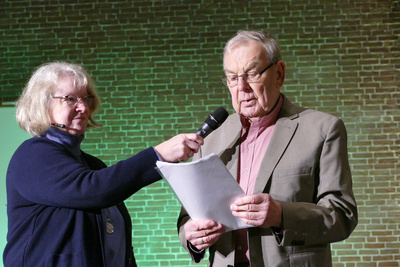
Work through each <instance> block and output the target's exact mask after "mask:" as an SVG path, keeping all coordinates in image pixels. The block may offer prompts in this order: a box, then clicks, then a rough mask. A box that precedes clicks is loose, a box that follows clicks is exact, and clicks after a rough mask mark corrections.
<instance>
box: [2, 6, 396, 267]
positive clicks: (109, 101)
mask: <svg viewBox="0 0 400 267" xmlns="http://www.w3.org/2000/svg"><path fill="white" fill-rule="evenodd" d="M0 5H1V9H0V35H1V39H0V44H1V45H0V55H1V59H2V60H1V61H0V68H1V72H0V86H1V88H0V95H1V102H2V105H7V104H10V102H12V101H14V100H15V98H16V96H17V95H18V93H19V92H20V91H21V90H22V88H23V85H24V83H25V82H26V81H27V79H29V76H30V73H31V72H32V70H33V69H34V68H35V67H37V66H38V65H40V64H41V63H43V62H47V61H53V60H67V61H74V62H78V63H82V64H83V65H84V66H85V67H86V68H87V69H88V70H89V72H90V73H91V75H92V76H93V78H94V79H95V80H96V84H97V88H98V90H99V93H100V96H101V98H102V100H103V104H102V110H101V111H100V112H99V113H98V115H97V119H98V120H99V121H101V122H102V123H103V124H104V127H102V128H100V129H91V130H90V131H89V132H88V134H87V138H86V139H85V142H84V147H83V148H84V150H85V151H86V152H89V153H91V154H93V155H96V156H98V157H99V158H101V159H102V160H104V161H105V162H106V163H107V164H109V165H111V164H114V163H116V162H117V161H119V160H122V159H125V158H127V157H129V156H130V155H132V154H135V153H137V152H139V151H140V150H142V149H144V148H146V147H148V146H150V145H156V144H158V143H159V142H161V141H163V140H166V139H167V138H170V137H172V136H173V135H176V134H178V133H182V132H193V131H194V130H195V129H197V128H198V127H199V125H200V124H201V123H202V122H203V120H204V119H205V117H206V116H207V115H208V114H209V113H210V112H211V111H212V110H214V109H215V108H216V107H218V106H224V107H226V108H227V109H228V110H229V111H230V112H232V111H233V110H232V108H231V105H230V99H229V93H228V91H227V89H226V88H224V87H223V86H222V84H221V83H220V81H219V77H220V76H222V74H223V73H222V64H221V63H222V62H221V57H222V48H223V45H224V43H225V41H226V40H227V39H228V38H229V37H231V36H232V35H233V34H234V33H235V32H236V31H237V30H238V29H250V28H255V29H262V30H270V31H271V32H272V33H273V34H274V35H275V36H276V37H277V38H278V39H279V40H280V44H281V46H282V53H283V58H284V60H285V61H286V63H287V78H286V82H285V85H284V87H283V89H282V91H283V92H284V93H285V94H286V95H287V96H288V97H289V98H290V99H291V100H292V101H293V102H297V103H298V104H300V105H303V106H305V107H311V108H315V109H318V110H321V111H326V112H329V113H332V114H334V115H337V116H339V117H341V118H342V119H343V120H344V122H345V124H346V126H347V129H348V135H349V140H348V144H349V152H350V155H349V157H350V163H351V166H352V172H353V180H354V192H355V194H356V198H357V201H358V204H359V225H358V227H357V228H356V230H355V232H354V233H353V234H352V236H351V237H350V238H349V239H347V240H346V241H343V242H339V243H336V244H333V245H332V249H333V260H334V265H335V266H398V265H399V261H400V256H399V255H400V186H399V181H400V172H399V169H400V161H399V157H400V149H399V146H400V141H399V140H400V138H399V137H400V136H399V135H400V130H399V127H400V125H399V119H400V110H399V98H400V92H399V91H400V89H399V77H400V75H399V68H400V58H399V55H400V42H399V41H400V40H399V38H400V1H398V0H339V1H330V0H315V1H311V0H270V1H239V0H231V1H228V0H219V1H211V0H190V1H189V0H180V1H176V0H164V1H163V0H150V1H149V0H143V1H137V0H124V1H123V0H87V1H83V0H70V1H66V0H57V1H54V0H51V1H50V0H34V1H22V0H1V1H0ZM126 204H127V206H128V208H129V211H130V213H131V215H132V222H133V229H134V232H133V243H134V247H135V254H136V258H137V261H138V264H139V266H151V267H154V266H191V263H190V260H189V257H188V256H187V254H186V253H185V252H184V251H183V249H182V248H181V246H180V244H179V241H178V238H177V234H176V226H175V224H176V217H177V215H178V212H179V208H180V205H179V203H178V201H177V199H176V198H175V196H174V194H173V193H172V191H171V190H170V189H169V187H168V186H167V184H166V183H165V182H163V181H161V182H157V183H155V184H153V185H151V186H149V187H147V188H144V189H142V190H141V191H139V192H138V193H137V194H135V195H134V196H132V197H131V198H129V199H128V200H127V201H126ZM206 263H207V261H203V262H202V263H201V264H200V265H196V266H206Z"/></svg>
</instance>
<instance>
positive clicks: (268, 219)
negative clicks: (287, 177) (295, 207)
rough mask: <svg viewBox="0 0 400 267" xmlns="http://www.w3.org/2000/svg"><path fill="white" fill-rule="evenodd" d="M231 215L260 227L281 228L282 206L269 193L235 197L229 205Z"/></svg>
mask: <svg viewBox="0 0 400 267" xmlns="http://www.w3.org/2000/svg"><path fill="white" fill-rule="evenodd" d="M231 211H232V214H233V216H236V217H238V218H239V219H241V220H242V221H243V222H245V223H247V224H250V225H254V226H258V227H262V228H269V227H277V228H282V207H281V204H280V203H279V202H278V201H276V200H275V199H273V198H272V197H271V196H270V195H269V194H257V195H251V196H245V197H242V198H239V199H237V200H236V201H235V202H234V204H232V205H231Z"/></svg>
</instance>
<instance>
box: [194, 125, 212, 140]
mask: <svg viewBox="0 0 400 267" xmlns="http://www.w3.org/2000/svg"><path fill="white" fill-rule="evenodd" d="M212 131H213V129H211V127H210V126H209V125H208V124H207V123H203V125H202V126H201V127H200V128H199V129H198V130H197V132H196V134H198V135H200V136H201V137H202V138H206V136H208V135H209V134H210V133H211V132H212Z"/></svg>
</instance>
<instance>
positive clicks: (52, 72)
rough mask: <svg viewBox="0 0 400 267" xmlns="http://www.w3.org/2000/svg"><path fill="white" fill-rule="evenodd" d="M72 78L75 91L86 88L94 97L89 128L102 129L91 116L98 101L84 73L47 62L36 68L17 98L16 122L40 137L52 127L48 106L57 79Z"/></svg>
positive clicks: (68, 65) (75, 66)
mask: <svg viewBox="0 0 400 267" xmlns="http://www.w3.org/2000/svg"><path fill="white" fill-rule="evenodd" d="M66 76H69V77H72V78H73V79H74V84H75V86H76V88H86V89H87V92H88V94H89V95H92V96H94V101H93V102H94V103H93V105H92V106H91V107H89V108H90V117H89V122H90V123H89V125H88V126H101V124H100V123H98V122H96V121H95V120H93V118H92V116H93V114H94V113H95V112H96V111H97V109H98V108H99V107H100V99H99V96H98V94H97V91H96V89H95V88H94V84H93V81H92V79H91V78H90V76H89V74H88V73H87V72H86V70H85V69H84V68H83V67H82V66H80V65H78V64H74V63H68V62H49V63H45V64H43V65H41V66H39V67H38V68H37V69H36V71H34V73H33V74H32V76H31V78H30V79H29V81H28V83H27V84H26V85H25V88H24V90H23V92H22V94H21V95H20V97H19V99H18V101H17V104H16V107H17V112H16V117H17V122H18V124H19V125H20V127H21V128H22V129H23V130H25V131H26V132H28V133H29V134H30V135H32V136H43V135H44V133H45V132H46V131H47V130H48V129H49V127H50V125H51V121H50V105H51V100H52V94H53V93H54V91H55V90H56V89H57V84H58V81H59V80H60V78H63V77H66Z"/></svg>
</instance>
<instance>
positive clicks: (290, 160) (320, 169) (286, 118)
mask: <svg viewBox="0 0 400 267" xmlns="http://www.w3.org/2000/svg"><path fill="white" fill-rule="evenodd" d="M240 133H241V123H240V119H239V115H238V114H232V115H230V116H229V117H228V118H227V120H226V122H225V123H224V124H223V125H222V126H221V127H220V128H219V129H217V130H215V131H214V132H213V133H211V134H210V135H209V136H208V137H207V138H206V139H205V144H204V145H203V146H202V148H201V151H200V152H199V153H198V154H196V156H195V157H194V158H193V160H196V159H198V158H201V157H203V156H206V155H208V154H210V153H214V154H217V155H218V156H219V157H220V158H221V160H222V161H223V162H224V163H225V165H226V167H227V168H228V170H229V171H230V172H231V174H232V176H233V177H235V178H237V172H238V159H239V147H240ZM221 190H223V189H222V188H221ZM253 193H254V194H257V193H269V194H270V195H271V196H272V197H273V198H274V199H276V200H278V201H279V202H280V203H281V205H282V211H283V234H282V235H276V234H274V233H273V231H272V230H271V229H270V228H268V229H262V228H249V231H248V240H249V252H250V264H251V266H252V267H262V266H269V267H275V266H302V267H303V266H318V267H321V266H332V263H331V261H332V260H331V251H330V243H332V242H337V241H341V240H344V239H346V238H347V237H348V236H349V235H350V234H351V232H352V231H353V230H354V228H355V227H356V225H357V207H356V202H355V199H354V195H353V192H352V180H351V173H350V167H349V163H348V157H347V133H346V129H345V126H344V124H343V122H342V121H341V120H340V119H338V118H336V117H334V116H332V115H329V114H326V113H322V112H319V111H316V110H311V109H303V108H299V107H297V106H295V105H293V104H292V103H291V102H290V101H289V100H288V99H287V98H286V97H284V103H283V106H282V109H281V111H280V113H279V116H278V120H277V122H276V126H275V129H274V132H273V135H272V138H271V141H270V143H269V146H268V148H267V151H266V153H265V155H264V158H263V160H262V164H261V167H260V170H259V173H258V177H257V181H256V185H255V189H254V192H253ZM189 219H190V218H189V216H188V215H187V213H186V211H185V210H184V209H182V211H181V214H180V216H179V219H178V231H179V237H180V240H181V243H182V245H183V247H184V248H185V249H187V250H188V248H187V240H186V239H185V233H184V230H183V224H184V223H185V222H186V221H187V220H189ZM188 251H189V253H190V255H191V257H192V259H193V260H194V261H196V262H199V261H200V260H201V259H202V257H203V256H204V255H202V256H200V257H198V256H195V254H193V253H192V252H191V251H190V250H188ZM234 259H235V249H234V235H233V232H227V233H225V234H223V235H222V236H221V238H220V239H219V240H218V242H217V243H215V244H214V245H213V246H211V247H210V248H209V266H214V267H226V266H229V265H231V266H234Z"/></svg>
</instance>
